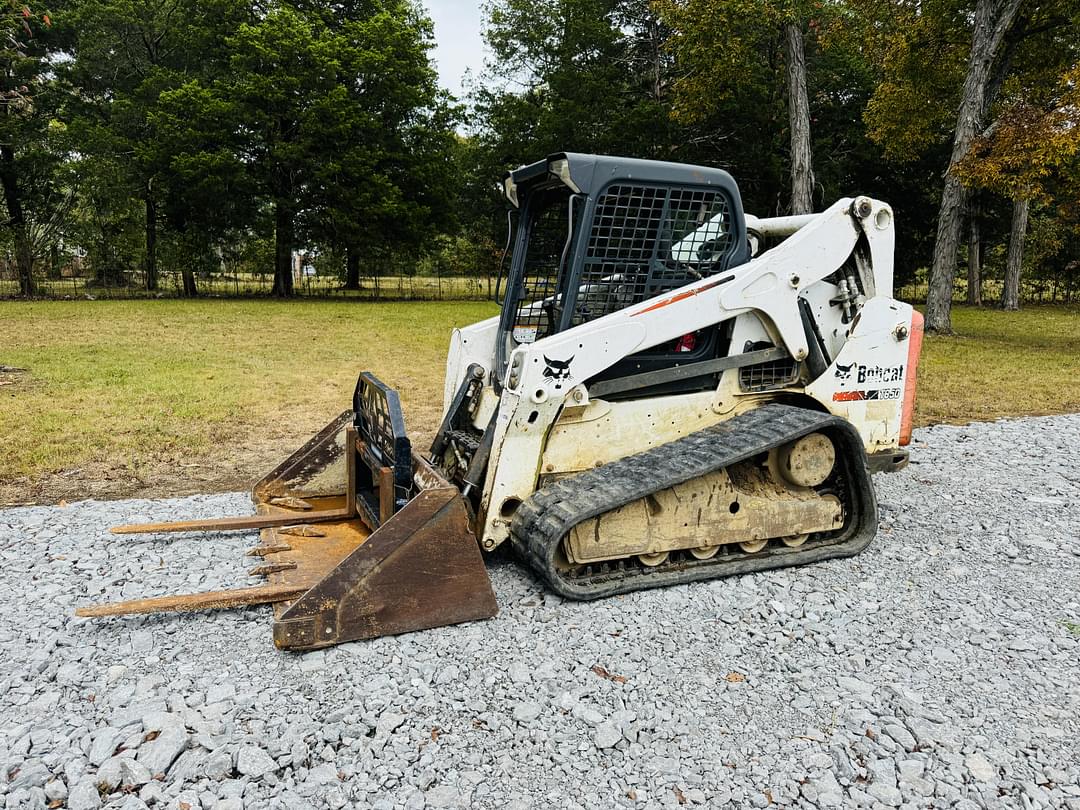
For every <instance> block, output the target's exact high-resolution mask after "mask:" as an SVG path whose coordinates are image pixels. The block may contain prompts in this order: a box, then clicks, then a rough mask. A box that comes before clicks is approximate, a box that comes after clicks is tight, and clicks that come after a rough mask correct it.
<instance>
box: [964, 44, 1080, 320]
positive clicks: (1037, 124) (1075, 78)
mask: <svg viewBox="0 0 1080 810" xmlns="http://www.w3.org/2000/svg"><path fill="white" fill-rule="evenodd" d="M1043 53H1044V55H1045V52H1043ZM1010 90H1011V92H1010V93H1009V96H1010V98H1009V99H1008V101H1007V105H1006V108H1005V110H1004V111H1003V112H1001V113H1000V114H999V115H998V117H997V119H996V120H995V121H994V123H993V125H992V126H991V127H990V128H989V129H988V130H987V131H986V132H985V133H983V134H982V135H980V136H979V137H978V138H977V139H976V140H975V141H974V142H973V143H972V146H971V148H970V149H969V151H968V154H967V155H966V156H965V158H964V160H963V161H962V162H961V163H960V164H959V165H958V166H957V167H956V169H955V171H956V175H957V178H958V179H959V180H960V181H961V182H965V183H967V184H969V185H974V186H978V187H981V188H985V189H989V190H991V191H994V192H996V193H999V194H1002V195H1004V196H1006V197H1008V198H1009V199H1011V200H1012V225H1011V230H1010V234H1009V251H1008V258H1007V261H1006V265H1005V284H1004V286H1003V291H1002V297H1001V307H1002V309H1007V310H1015V309H1019V307H1020V298H1019V290H1020V272H1021V268H1022V266H1023V257H1024V242H1025V238H1026V235H1027V224H1028V216H1029V212H1030V207H1031V202H1032V200H1033V199H1037V198H1039V197H1041V196H1043V194H1044V190H1045V181H1046V179H1047V178H1048V177H1050V176H1051V175H1052V174H1053V173H1054V172H1055V170H1057V169H1058V168H1060V167H1061V166H1062V165H1063V164H1065V163H1067V162H1068V161H1069V160H1070V159H1071V158H1072V157H1073V156H1074V155H1076V154H1077V152H1080V67H1077V66H1076V65H1075V64H1073V65H1071V66H1070V67H1069V68H1068V69H1067V70H1066V72H1065V74H1064V75H1063V76H1061V77H1060V79H1059V81H1058V82H1057V83H1056V84H1055V85H1053V86H1052V89H1051V90H1050V92H1047V88H1044V87H1024V86H1023V85H1022V84H1021V83H1020V82H1019V81H1017V82H1016V84H1015V86H1014V87H1013V88H1010Z"/></svg>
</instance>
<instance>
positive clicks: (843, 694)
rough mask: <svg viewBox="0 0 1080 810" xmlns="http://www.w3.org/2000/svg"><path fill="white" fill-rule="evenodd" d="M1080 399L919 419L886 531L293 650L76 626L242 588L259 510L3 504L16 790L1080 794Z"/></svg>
mask: <svg viewBox="0 0 1080 810" xmlns="http://www.w3.org/2000/svg"><path fill="white" fill-rule="evenodd" d="M1078 448H1080V415H1072V416H1057V417H1047V418H1038V419H1023V420H1016V421H1008V422H998V423H994V424H974V425H970V426H967V427H935V428H931V429H926V430H922V431H919V432H918V433H917V434H916V444H915V446H914V448H913V450H914V456H915V459H916V460H915V463H913V464H912V465H911V466H910V467H909V468H908V469H907V470H905V471H903V472H901V473H899V474H896V475H892V476H878V477H877V479H876V483H877V486H878V491H879V495H880V500H881V506H882V527H881V532H880V534H879V536H878V538H877V540H875V542H874V543H873V544H872V545H871V546H870V548H869V549H868V550H867V551H866V552H864V553H863V554H862V555H861V556H859V557H856V558H854V559H850V560H841V561H831V562H827V563H823V564H818V565H814V566H809V567H804V568H800V569H789V570H785V571H779V572H772V573H764V574H757V575H750V576H744V577H741V578H738V579H732V580H722V581H715V582H711V583H699V584H695V585H689V586H683V587H677V588H671V589H667V590H663V591H651V592H647V593H638V594H633V595H630V596H626V597H620V598H614V599H609V600H606V601H602V602H598V603H592V604H580V603H571V602H564V601H562V600H560V599H558V598H555V597H553V596H551V595H550V594H545V593H544V592H543V590H541V588H540V587H539V586H538V585H537V583H536V582H535V581H533V580H532V578H531V577H529V576H528V575H527V574H525V573H523V572H522V571H521V570H519V569H518V568H516V567H515V566H513V565H510V564H507V563H495V564H493V565H492V567H491V574H492V577H493V580H494V584H495V590H496V593H497V596H498V599H499V604H500V607H501V609H502V612H501V614H500V615H499V616H498V618H496V619H494V620H491V621H488V622H482V623H474V624H470V625H465V626H460V627H454V628H443V629H440V630H434V631H429V632H426V633H416V634H413V635H409V636H403V637H398V638H384V639H379V640H376V641H374V642H361V643H354V644H349V645H345V646H342V647H338V648H335V649H332V650H329V651H326V652H317V653H309V654H307V655H297V654H288V653H280V652H277V651H275V650H274V648H273V646H272V645H271V642H270V617H269V609H268V608H265V607H264V608H251V609H246V610H240V611H234V612H220V613H214V614H194V615H188V616H164V617H141V618H134V619H112V620H108V621H94V622H91V621H89V620H77V619H75V618H73V617H72V609H73V608H74V607H75V606H76V605H77V604H84V603H87V602H98V601H102V600H104V599H115V598H131V597H135V596H138V595H158V594H163V593H168V592H178V591H182V590H210V589H215V588H220V587H230V586H235V585H238V584H243V582H244V579H245V576H244V572H245V570H246V567H247V565H249V564H250V563H251V560H250V558H249V559H247V560H245V559H244V558H243V557H242V556H241V554H242V551H243V549H244V548H246V547H247V546H249V545H251V544H252V543H253V542H254V540H255V537H254V536H253V535H229V536H226V535H219V536H211V537H205V538H202V539H197V538H194V537H190V538H187V539H179V540H171V541H166V540H163V539H154V538H153V537H150V538H146V537H143V538H139V537H135V538H122V537H115V536H112V535H110V534H108V533H107V532H106V529H107V527H108V526H110V525H112V524H116V523H127V522H136V521H139V520H149V519H180V518H197V517H206V516H212V515H219V514H225V513H230V512H238V511H244V510H246V509H247V507H248V500H247V497H246V496H245V495H242V494H234V495H215V496H209V497H195V498H184V499H178V500H172V501H119V502H108V503H102V502H93V501H88V502H82V503H76V504H72V505H70V506H66V507H63V508H60V507H49V508H44V507H41V508H20V509H9V510H6V511H0V555H2V557H0V562H2V567H0V594H2V596H0V600H2V601H0V604H2V606H3V614H4V620H3V622H2V623H0V648H2V650H3V654H2V657H0V713H2V719H0V799H3V800H5V801H6V804H7V807H9V808H11V807H17V808H35V807H46V806H53V807H61V806H64V802H66V806H67V807H69V808H73V810H86V808H96V807H99V806H108V807H123V808H128V809H129V810H133V809H134V808H143V807H146V806H150V807H164V806H167V807H171V808H185V809H186V810H197V808H207V809H209V808H216V810H237V809H238V808H252V807H260V808H261V807H278V808H290V810H291V809H293V808H306V807H319V808H321V807H330V808H339V807H346V806H349V807H369V806H374V807H376V808H391V807H406V808H422V807H425V806H430V807H457V806H471V807H483V808H505V807H509V808H533V807H545V808H546V807H553V808H564V807H587V808H595V807H600V808H608V807H656V806H678V805H680V804H684V805H688V806H693V805H701V806H707V807H724V806H729V807H738V808H742V807H765V806H768V805H770V804H772V805H777V806H780V807H789V806H798V807H814V806H820V807H835V806H849V807H856V806H858V807H905V808H916V807H919V808H922V807H956V808H975V807H988V808H989V807H993V808H997V807H1017V808H1033V807H1034V808H1039V807H1043V808H1050V807H1053V808H1058V807H1067V808H1077V809H1080V719H1078V717H1080V686H1078V678H1080V556H1078V555H1080V537H1078V536H1080V468H1078V466H1077V458H1076V454H1077V449H1078Z"/></svg>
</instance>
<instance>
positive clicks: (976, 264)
mask: <svg viewBox="0 0 1080 810" xmlns="http://www.w3.org/2000/svg"><path fill="white" fill-rule="evenodd" d="M980 213H981V212H980V211H979V206H978V205H977V204H975V203H974V202H973V203H972V205H971V209H970V210H969V211H968V228H969V230H968V276H967V280H968V289H967V302H968V303H969V304H971V306H973V307H979V306H982V255H981V253H982V241H981V234H980V233H979V225H980V223H979V214H980Z"/></svg>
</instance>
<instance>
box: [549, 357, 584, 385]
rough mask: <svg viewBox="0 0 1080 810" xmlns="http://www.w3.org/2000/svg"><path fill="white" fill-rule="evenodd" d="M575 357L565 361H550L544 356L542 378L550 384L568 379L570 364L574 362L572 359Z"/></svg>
mask: <svg viewBox="0 0 1080 810" xmlns="http://www.w3.org/2000/svg"><path fill="white" fill-rule="evenodd" d="M576 356H577V355H570V357H568V358H567V359H566V360H552V359H551V358H550V357H548V356H547V355H546V354H545V355H544V363H545V364H546V366H545V368H544V377H545V379H547V380H551V381H552V382H559V381H560V380H568V379H570V364H571V363H573V362H574V358H575V357H576Z"/></svg>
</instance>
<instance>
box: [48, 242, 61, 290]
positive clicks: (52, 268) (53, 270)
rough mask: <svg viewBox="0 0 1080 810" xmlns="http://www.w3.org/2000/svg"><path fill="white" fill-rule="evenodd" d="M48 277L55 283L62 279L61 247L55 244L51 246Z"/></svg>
mask: <svg viewBox="0 0 1080 810" xmlns="http://www.w3.org/2000/svg"><path fill="white" fill-rule="evenodd" d="M47 276H48V278H49V279H51V280H53V281H58V280H59V279H60V246H59V245H58V244H56V243H55V242H53V243H52V244H51V245H49V270H48V274H47Z"/></svg>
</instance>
